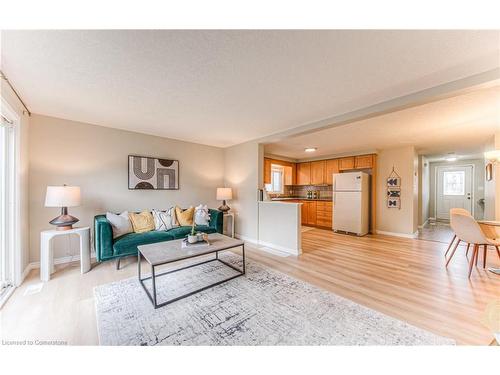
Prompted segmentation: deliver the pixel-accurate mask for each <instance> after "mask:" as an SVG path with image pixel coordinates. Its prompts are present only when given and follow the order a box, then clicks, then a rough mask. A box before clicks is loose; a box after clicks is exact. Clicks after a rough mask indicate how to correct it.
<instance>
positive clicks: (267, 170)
mask: <svg viewBox="0 0 500 375" xmlns="http://www.w3.org/2000/svg"><path fill="white" fill-rule="evenodd" d="M264 183H265V184H270V183H271V159H268V158H264Z"/></svg>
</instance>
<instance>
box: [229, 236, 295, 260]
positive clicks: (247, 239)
mask: <svg viewBox="0 0 500 375" xmlns="http://www.w3.org/2000/svg"><path fill="white" fill-rule="evenodd" d="M235 237H236V238H238V239H240V240H243V241H245V242H249V243H251V244H253V245H255V246H264V247H268V248H270V249H272V250H276V251H278V252H283V253H287V254H288V255H295V256H297V255H300V254H302V249H300V252H299V253H297V251H295V250H293V249H289V248H287V247H283V246H279V245H275V244H272V243H269V242H265V241H259V240H257V239H255V238H251V237H246V236H243V235H241V234H238V233H237V234H235Z"/></svg>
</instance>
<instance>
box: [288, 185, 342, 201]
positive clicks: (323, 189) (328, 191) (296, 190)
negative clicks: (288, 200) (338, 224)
mask: <svg viewBox="0 0 500 375" xmlns="http://www.w3.org/2000/svg"><path fill="white" fill-rule="evenodd" d="M308 190H316V191H318V192H319V198H324V199H331V198H332V196H333V187H332V186H331V185H318V186H315V185H304V186H301V185H286V186H285V195H286V196H290V197H298V198H306V197H307V191H308Z"/></svg>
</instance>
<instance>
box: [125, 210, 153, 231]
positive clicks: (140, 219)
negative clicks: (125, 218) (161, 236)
mask: <svg viewBox="0 0 500 375" xmlns="http://www.w3.org/2000/svg"><path fill="white" fill-rule="evenodd" d="M129 217H130V222H131V223H132V228H133V229H134V232H135V233H144V232H149V231H150V230H154V229H155V220H154V219H153V215H152V214H151V212H149V211H146V210H144V211H142V212H141V213H140V214H133V213H130V214H129Z"/></svg>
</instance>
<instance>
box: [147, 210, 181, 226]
mask: <svg viewBox="0 0 500 375" xmlns="http://www.w3.org/2000/svg"><path fill="white" fill-rule="evenodd" d="M151 213H152V214H153V219H154V221H155V230H170V229H172V228H175V227H178V226H179V224H177V219H176V217H175V209H174V207H170V208H169V209H168V210H166V211H160V210H152V211H151Z"/></svg>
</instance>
